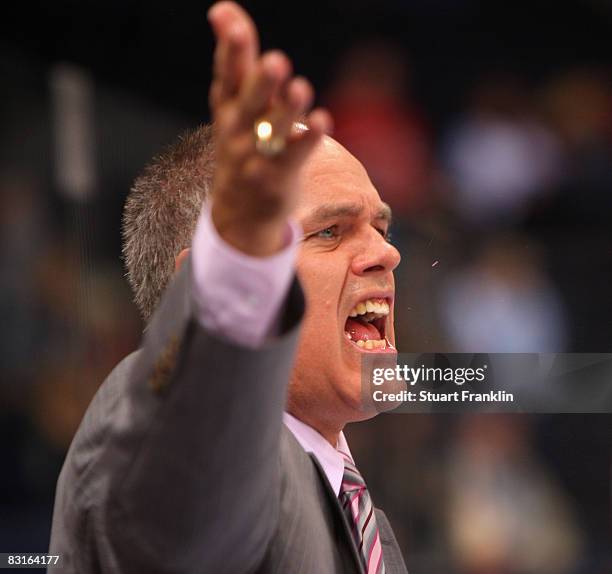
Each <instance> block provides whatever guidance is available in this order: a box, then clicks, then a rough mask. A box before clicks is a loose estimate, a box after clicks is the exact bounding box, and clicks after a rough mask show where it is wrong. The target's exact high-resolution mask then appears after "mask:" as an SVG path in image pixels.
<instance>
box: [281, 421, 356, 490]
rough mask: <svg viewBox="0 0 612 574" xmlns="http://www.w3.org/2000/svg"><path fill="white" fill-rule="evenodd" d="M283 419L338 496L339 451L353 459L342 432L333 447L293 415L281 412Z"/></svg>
mask: <svg viewBox="0 0 612 574" xmlns="http://www.w3.org/2000/svg"><path fill="white" fill-rule="evenodd" d="M283 421H284V423H285V425H286V426H287V428H288V429H289V430H290V431H291V432H292V433H293V436H294V437H295V438H296V440H297V441H298V442H299V443H300V445H301V446H302V448H303V449H304V450H305V451H306V452H311V453H312V454H314V456H315V457H316V459H317V460H318V461H319V464H320V465H321V468H323V472H324V473H325V476H327V480H328V481H329V484H330V485H331V487H332V490H333V491H334V492H335V493H336V496H339V495H340V487H341V486H342V477H343V476H344V458H343V456H342V454H341V453H344V454H346V455H347V456H348V457H349V458H350V459H351V461H352V460H353V456H352V455H351V451H350V449H349V446H348V444H347V442H346V438H345V436H344V433H343V432H342V431H340V434H339V435H338V444H337V445H336V448H334V447H333V446H332V445H331V444H329V442H327V441H326V440H325V439H324V438H323V436H322V435H321V434H319V433H318V432H317V431H316V430H315V429H313V428H312V427H311V426H309V425H307V424H306V423H304V422H302V421H301V420H298V419H296V418H295V417H294V416H293V415H290V414H289V413H287V412H286V413H283Z"/></svg>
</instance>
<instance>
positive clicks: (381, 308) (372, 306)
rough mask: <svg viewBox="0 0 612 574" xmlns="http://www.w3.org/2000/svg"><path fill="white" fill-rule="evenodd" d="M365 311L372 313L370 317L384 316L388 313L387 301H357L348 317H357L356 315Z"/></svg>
mask: <svg viewBox="0 0 612 574" xmlns="http://www.w3.org/2000/svg"><path fill="white" fill-rule="evenodd" d="M366 313H372V316H371V317H367V318H371V319H377V318H379V317H385V316H386V315H388V314H389V303H387V302H386V301H385V300H384V299H382V300H381V299H367V300H366V301H362V302H361V303H357V305H355V306H354V307H353V308H352V309H351V312H350V313H349V317H357V316H358V315H365V314H366Z"/></svg>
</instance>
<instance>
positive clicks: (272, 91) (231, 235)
mask: <svg viewBox="0 0 612 574" xmlns="http://www.w3.org/2000/svg"><path fill="white" fill-rule="evenodd" d="M208 19H209V22H210V24H211V26H212V28H213V31H214V34H215V36H216V39H217V46H216V50H215V56H214V74H213V81H212V85H211V88H210V107H211V111H212V115H213V120H214V122H215V153H216V168H215V174H214V179H213V206H212V218H213V222H214V224H215V227H216V228H217V231H218V232H219V234H220V235H221V237H223V239H224V240H225V241H227V242H228V243H229V244H230V245H233V246H234V247H236V248H237V249H239V250H241V251H243V252H244V253H247V254H250V255H255V256H265V255H270V254H272V253H274V252H276V251H278V250H279V249H280V248H281V247H282V241H283V233H284V230H285V227H286V222H287V216H288V215H289V213H290V212H291V210H292V208H293V206H294V205H295V203H296V200H297V197H298V194H299V187H300V185H299V172H300V168H301V166H302V165H303V163H304V162H305V160H306V158H307V157H308V155H309V154H310V153H311V152H312V150H313V149H314V147H315V146H316V144H317V143H318V142H319V140H320V139H321V137H322V136H323V134H324V133H326V132H328V131H329V130H330V127H331V118H330V116H329V114H328V113H327V112H326V111H324V110H321V109H318V110H314V111H312V112H310V113H309V114H308V111H309V110H310V108H311V106H312V102H313V99H314V93H313V89H312V86H311V84H310V83H309V82H308V80H306V79H305V78H302V77H299V76H294V75H293V71H292V66H291V62H290V61H289V59H288V58H287V56H286V55H285V54H283V53H282V52H280V51H276V50H275V51H271V52H266V53H264V54H260V52H259V39H258V34H257V29H256V27H255V24H254V23H253V20H252V19H251V18H250V17H249V15H248V14H247V13H246V12H245V11H244V10H243V9H242V8H241V7H240V6H238V5H237V4H236V3H234V2H228V1H222V2H218V3H216V4H214V5H213V6H212V8H210V10H209V12H208ZM262 118H265V119H266V120H267V121H268V122H270V124H271V125H272V130H273V133H274V135H275V137H280V138H283V139H285V140H286V142H287V143H286V146H285V148H284V150H283V151H282V152H281V153H279V154H278V155H275V156H272V157H270V156H266V155H264V154H262V153H260V152H259V151H258V150H257V149H256V138H255V134H254V125H255V123H256V122H257V121H258V120H261V119H262ZM298 120H300V121H303V122H304V123H305V124H306V125H307V126H308V129H307V130H297V129H295V128H294V123H295V122H296V121H298Z"/></svg>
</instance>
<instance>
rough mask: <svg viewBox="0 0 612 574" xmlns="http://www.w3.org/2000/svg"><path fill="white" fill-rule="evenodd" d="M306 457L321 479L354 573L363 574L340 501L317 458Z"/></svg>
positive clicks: (359, 558)
mask: <svg viewBox="0 0 612 574" xmlns="http://www.w3.org/2000/svg"><path fill="white" fill-rule="evenodd" d="M308 455H309V456H310V459H311V460H312V462H313V464H314V465H315V468H316V469H317V472H318V473H319V477H320V478H321V480H322V482H323V485H324V490H325V494H326V495H327V498H328V500H329V504H330V507H331V508H332V513H333V515H334V519H335V521H336V523H337V524H339V525H340V529H341V531H342V533H343V538H344V542H345V547H346V548H348V549H349V550H350V554H351V557H352V560H353V563H354V566H355V568H356V570H355V571H356V572H359V573H360V574H365V571H364V569H363V565H362V563H361V557H360V556H359V552H358V551H357V546H356V544H355V540H354V539H353V535H352V533H351V526H350V525H349V523H348V520H347V519H346V516H345V515H344V512H342V507H341V506H340V501H339V500H338V497H337V496H336V493H335V492H334V491H333V489H332V487H331V485H330V484H329V480H327V475H326V474H325V471H324V470H323V468H322V467H321V465H320V464H319V461H318V460H317V458H316V457H315V456H314V454H312V453H308Z"/></svg>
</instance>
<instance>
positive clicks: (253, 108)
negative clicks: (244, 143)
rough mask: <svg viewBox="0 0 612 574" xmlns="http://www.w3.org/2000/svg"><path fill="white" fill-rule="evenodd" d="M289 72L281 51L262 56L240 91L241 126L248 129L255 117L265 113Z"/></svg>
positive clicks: (288, 63)
mask: <svg viewBox="0 0 612 574" xmlns="http://www.w3.org/2000/svg"><path fill="white" fill-rule="evenodd" d="M290 74H291V62H290V61H289V59H288V58H287V56H285V55H284V54H283V53H282V52H279V51H273V52H268V53H267V54H264V55H263V56H262V58H261V60H260V62H259V65H258V66H257V67H256V69H255V70H254V72H253V74H252V75H251V76H250V77H249V78H248V79H247V80H246V82H245V83H244V85H243V88H242V90H241V93H240V120H239V121H240V123H241V127H243V128H248V129H250V128H251V127H252V125H253V122H254V121H255V120H256V119H258V118H259V117H261V116H263V115H264V114H266V113H267V111H268V109H269V107H270V103H271V101H272V100H273V99H274V98H275V97H276V96H277V95H278V94H279V91H280V88H281V87H282V86H283V84H285V82H286V81H287V78H288V77H289V76H290Z"/></svg>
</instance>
